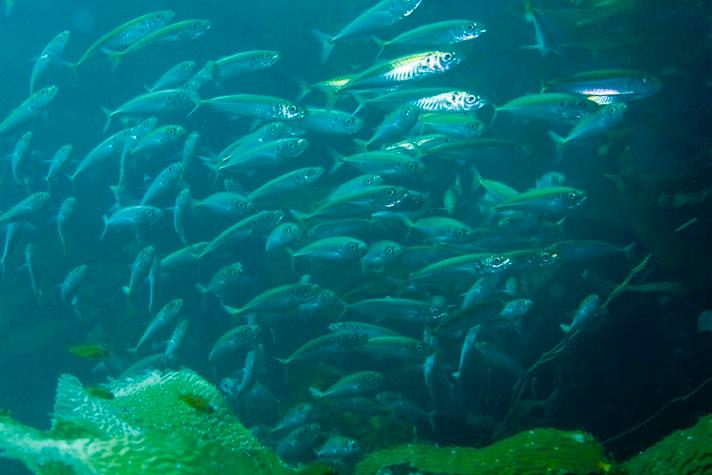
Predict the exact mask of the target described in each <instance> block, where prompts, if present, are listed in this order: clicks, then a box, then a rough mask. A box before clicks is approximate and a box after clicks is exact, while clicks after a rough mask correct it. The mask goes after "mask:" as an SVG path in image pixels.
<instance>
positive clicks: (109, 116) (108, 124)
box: [101, 107, 113, 135]
mask: <svg viewBox="0 0 712 475" xmlns="http://www.w3.org/2000/svg"><path fill="white" fill-rule="evenodd" d="M101 111H102V112H103V113H104V115H105V116H106V123H105V124H104V130H103V131H102V132H101V133H102V135H103V134H106V133H107V132H108V131H109V127H111V119H112V116H113V112H112V111H111V110H109V109H107V108H106V107H102V108H101Z"/></svg>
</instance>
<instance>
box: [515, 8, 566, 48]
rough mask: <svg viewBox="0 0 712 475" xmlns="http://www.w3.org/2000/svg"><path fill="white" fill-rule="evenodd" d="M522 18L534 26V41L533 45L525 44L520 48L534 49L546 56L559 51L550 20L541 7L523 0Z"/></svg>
mask: <svg viewBox="0 0 712 475" xmlns="http://www.w3.org/2000/svg"><path fill="white" fill-rule="evenodd" d="M524 19H525V20H526V21H527V22H528V23H531V24H532V25H533V26H534V37H535V39H536V42H535V43H534V44H533V45H526V46H523V47H522V48H524V49H533V50H536V51H538V52H539V54H541V55H542V56H543V57H547V56H549V55H550V54H551V53H559V47H558V45H557V41H556V38H555V37H554V35H553V28H552V25H551V22H550V21H549V19H548V18H547V17H546V16H545V15H544V13H543V12H542V11H541V9H539V8H537V7H535V6H534V4H533V2H532V1H531V0H525V1H524Z"/></svg>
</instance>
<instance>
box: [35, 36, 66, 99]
mask: <svg viewBox="0 0 712 475" xmlns="http://www.w3.org/2000/svg"><path fill="white" fill-rule="evenodd" d="M68 41H69V31H66V30H65V31H63V32H61V33H59V34H58V35H57V36H55V37H54V38H52V39H51V40H50V42H49V43H47V46H45V47H44V49H43V50H42V53H40V55H39V57H38V58H37V60H36V61H35V64H34V66H33V67H32V74H31V75H30V94H33V93H34V92H35V85H36V84H37V81H38V79H39V78H40V77H41V76H42V75H43V74H45V72H46V71H47V70H48V69H49V68H51V67H52V66H55V65H57V64H59V63H61V62H62V54H63V53H64V48H65V47H66V46H67V42H68Z"/></svg>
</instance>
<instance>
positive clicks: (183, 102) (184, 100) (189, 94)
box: [169, 89, 200, 110]
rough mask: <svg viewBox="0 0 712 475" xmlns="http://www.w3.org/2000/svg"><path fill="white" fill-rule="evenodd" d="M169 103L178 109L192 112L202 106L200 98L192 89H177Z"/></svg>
mask: <svg viewBox="0 0 712 475" xmlns="http://www.w3.org/2000/svg"><path fill="white" fill-rule="evenodd" d="M169 101H170V102H171V104H172V105H173V107H175V108H176V109H181V110H182V109H185V110H191V109H194V108H196V107H198V106H199V105H200V96H198V93H197V92H195V91H192V90H190V89H177V90H176V91H175V93H173V94H171V96H170V98H169Z"/></svg>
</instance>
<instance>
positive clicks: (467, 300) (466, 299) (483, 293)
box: [460, 274, 500, 310]
mask: <svg viewBox="0 0 712 475" xmlns="http://www.w3.org/2000/svg"><path fill="white" fill-rule="evenodd" d="M499 280H500V276H499V275H498V274H494V275H483V276H482V277H480V278H479V279H477V280H476V281H475V282H474V283H473V284H472V287H470V289H469V290H468V291H467V292H465V294H464V295H463V299H462V306H461V307H460V309H461V310H466V309H468V308H470V307H472V306H473V305H475V304H477V303H480V302H482V301H483V300H485V299H487V297H489V296H490V295H491V294H492V292H494V290H495V289H496V288H497V283H498V282H499Z"/></svg>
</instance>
